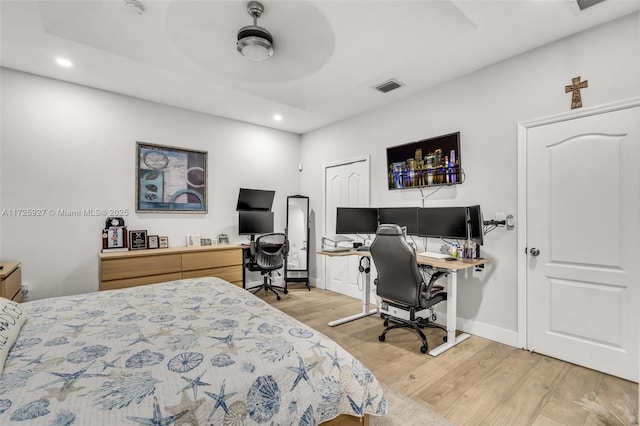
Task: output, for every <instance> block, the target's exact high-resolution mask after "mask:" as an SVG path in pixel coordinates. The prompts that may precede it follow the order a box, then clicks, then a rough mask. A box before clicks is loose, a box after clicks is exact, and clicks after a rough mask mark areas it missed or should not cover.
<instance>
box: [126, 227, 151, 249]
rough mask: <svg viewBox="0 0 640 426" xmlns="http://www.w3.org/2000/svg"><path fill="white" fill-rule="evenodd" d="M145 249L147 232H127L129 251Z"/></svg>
mask: <svg viewBox="0 0 640 426" xmlns="http://www.w3.org/2000/svg"><path fill="white" fill-rule="evenodd" d="M146 248H147V231H143V230H135V231H129V250H144V249H146Z"/></svg>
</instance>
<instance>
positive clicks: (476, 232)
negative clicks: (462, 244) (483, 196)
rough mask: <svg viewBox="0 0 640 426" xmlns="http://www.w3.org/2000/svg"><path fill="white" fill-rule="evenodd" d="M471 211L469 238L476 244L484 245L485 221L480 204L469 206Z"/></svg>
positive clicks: (468, 208)
mask: <svg viewBox="0 0 640 426" xmlns="http://www.w3.org/2000/svg"><path fill="white" fill-rule="evenodd" d="M467 210H468V212H469V238H471V240H472V241H473V242H475V243H476V244H479V245H482V244H483V242H484V241H483V240H484V238H483V237H484V222H483V219H482V210H481V209H480V206H479V205H475V206H469V207H467Z"/></svg>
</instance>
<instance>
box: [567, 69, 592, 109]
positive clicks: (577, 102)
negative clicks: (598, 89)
mask: <svg viewBox="0 0 640 426" xmlns="http://www.w3.org/2000/svg"><path fill="white" fill-rule="evenodd" d="M571 83H572V84H571V85H570V86H564V93H569V92H573V93H572V94H571V109H574V108H580V107H581V106H582V96H581V95H580V89H585V88H587V87H589V80H585V81H583V82H580V76H578V77H574V78H572V79H571Z"/></svg>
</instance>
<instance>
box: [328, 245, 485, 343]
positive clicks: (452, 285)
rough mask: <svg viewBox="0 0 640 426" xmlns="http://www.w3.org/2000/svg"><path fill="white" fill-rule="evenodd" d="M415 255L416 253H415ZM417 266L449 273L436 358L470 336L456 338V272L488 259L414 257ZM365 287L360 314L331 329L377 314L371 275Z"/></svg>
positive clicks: (356, 253) (346, 253)
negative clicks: (373, 306)
mask: <svg viewBox="0 0 640 426" xmlns="http://www.w3.org/2000/svg"><path fill="white" fill-rule="evenodd" d="M317 253H318V254H321V255H324V256H360V257H370V256H371V253H369V252H365V251H355V250H349V251H340V252H327V251H323V250H320V251H318V252H317ZM416 254H417V253H416ZM416 261H417V263H418V265H426V266H431V267H433V268H436V269H438V270H441V271H445V272H449V273H448V274H447V324H446V327H447V341H446V342H445V343H443V344H441V345H440V346H438V347H436V348H434V349H432V350H431V351H429V355H431V356H437V355H440V354H441V353H442V352H444V351H446V350H447V349H450V348H452V347H454V346H455V345H457V344H458V343H460V342H463V341H465V340H467V339H468V338H469V337H470V335H469V334H467V333H461V334H459V335H458V336H456V319H457V301H458V271H463V270H465V269H468V268H475V267H476V266H479V265H484V264H486V263H489V260H488V259H459V260H455V261H448V260H444V259H434V258H432V257H426V256H419V255H417V256H416ZM364 281H365V286H364V291H363V296H362V312H361V313H358V314H355V315H351V316H349V317H346V318H342V319H339V320H335V321H331V322H330V323H329V325H330V326H331V327H333V326H336V325H339V324H344V323H345V322H349V321H353V320H356V319H359V318H364V317H366V316H369V315H372V314H375V313H377V312H378V310H377V308H376V309H374V310H371V309H370V307H369V304H370V296H369V295H370V292H371V274H370V273H368V274H365V280H364Z"/></svg>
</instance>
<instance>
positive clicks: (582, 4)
mask: <svg viewBox="0 0 640 426" xmlns="http://www.w3.org/2000/svg"><path fill="white" fill-rule="evenodd" d="M603 1H604V0H575V2H576V5H577V6H578V8H579V9H580V10H585V9H587V8H589V7H591V6H594V5H596V4H598V3H602V2H603Z"/></svg>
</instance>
